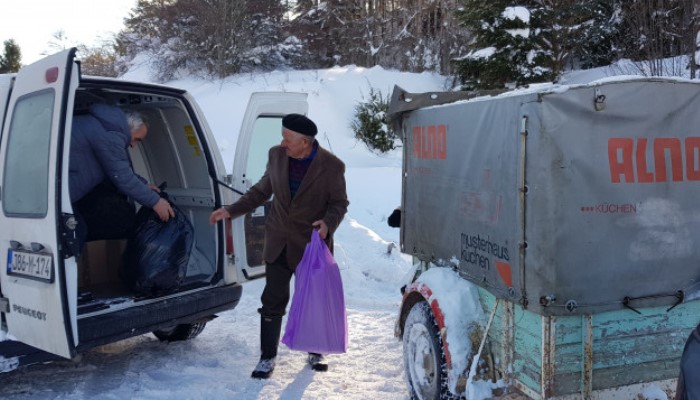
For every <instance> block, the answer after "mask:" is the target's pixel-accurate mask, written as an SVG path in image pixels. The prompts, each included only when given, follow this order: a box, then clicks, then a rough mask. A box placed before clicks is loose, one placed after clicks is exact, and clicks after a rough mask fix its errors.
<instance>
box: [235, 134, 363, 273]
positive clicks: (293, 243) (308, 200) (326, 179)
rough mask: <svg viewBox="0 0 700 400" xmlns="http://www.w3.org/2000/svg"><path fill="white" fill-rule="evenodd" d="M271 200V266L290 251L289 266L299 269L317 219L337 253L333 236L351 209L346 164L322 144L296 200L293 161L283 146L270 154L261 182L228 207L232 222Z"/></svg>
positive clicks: (267, 249) (266, 251)
mask: <svg viewBox="0 0 700 400" xmlns="http://www.w3.org/2000/svg"><path fill="white" fill-rule="evenodd" d="M271 196H272V207H271V208H270V212H269V214H268V216H267V219H266V221H265V243H264V248H263V259H264V260H265V262H266V263H271V262H273V261H274V260H276V259H277V257H279V255H280V254H281V253H282V250H283V249H284V248H285V247H286V248H287V263H288V264H289V266H290V267H291V268H293V269H295V268H296V266H297V264H299V261H301V257H302V256H303V254H304V249H305V248H306V244H307V243H308V242H309V241H310V240H311V232H312V229H313V227H312V226H311V224H312V223H313V222H314V221H317V220H319V219H322V220H323V221H324V222H325V223H326V225H327V226H328V236H326V244H327V245H328V248H329V249H331V251H333V233H334V232H335V230H336V229H337V228H338V225H340V221H341V220H342V219H343V216H344V215H345V213H346V212H347V209H348V204H349V202H348V197H347V193H346V190H345V164H343V162H342V161H340V160H339V159H338V158H337V157H336V156H334V155H333V154H331V153H330V152H328V151H327V150H325V149H323V148H321V146H318V150H317V151H316V155H315V156H314V158H313V160H312V161H311V164H310V165H309V169H308V171H307V172H306V175H305V176H304V179H303V180H302V181H301V185H300V186H299V189H298V190H297V193H296V195H295V196H294V199H292V196H291V192H290V190H289V159H288V157H287V151H286V150H285V148H283V147H282V146H274V147H272V148H271V149H270V151H269V153H268V161H267V169H266V170H265V174H264V175H263V176H262V178H260V180H259V181H258V182H257V183H256V184H255V185H253V187H251V188H250V190H248V192H246V193H245V194H244V195H243V196H242V197H241V198H240V199H239V200H238V201H237V202H235V203H234V204H231V205H229V206H227V207H226V211H228V212H229V214H231V217H232V218H236V217H238V216H241V215H245V214H247V213H249V212H251V211H253V210H255V209H256V208H257V207H259V206H261V205H262V204H263V203H265V201H267V200H268V199H269V198H270V197H271Z"/></svg>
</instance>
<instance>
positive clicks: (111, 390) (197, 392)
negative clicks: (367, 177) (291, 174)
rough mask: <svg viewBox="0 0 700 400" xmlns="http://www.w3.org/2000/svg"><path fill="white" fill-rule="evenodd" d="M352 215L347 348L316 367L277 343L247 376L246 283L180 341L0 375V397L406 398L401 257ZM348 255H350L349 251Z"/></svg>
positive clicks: (251, 331) (346, 269)
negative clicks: (230, 302) (235, 298)
mask: <svg viewBox="0 0 700 400" xmlns="http://www.w3.org/2000/svg"><path fill="white" fill-rule="evenodd" d="M386 250H387V242H385V241H383V240H381V239H380V238H379V237H377V236H376V234H374V232H372V231H370V230H369V229H367V228H365V227H363V226H361V225H359V224H357V222H355V221H354V220H352V219H351V218H346V220H345V221H344V222H343V224H342V225H341V228H340V229H339V230H338V232H337V244H336V260H337V262H338V264H339V266H340V269H341V273H342V277H343V283H344V288H345V297H346V306H347V316H348V337H349V340H348V352H347V354H342V355H330V356H328V358H327V361H328V364H329V370H328V372H314V371H312V370H311V369H310V368H309V367H308V366H307V365H306V356H305V354H304V353H299V352H295V351H291V350H289V349H288V348H286V346H284V345H283V344H280V353H279V356H278V364H277V367H276V368H275V371H274V374H273V376H272V378H271V379H269V380H266V381H259V380H254V379H251V378H250V373H251V371H252V370H253V368H254V367H255V364H256V362H257V359H258V356H259V315H258V313H257V311H256V310H257V308H258V307H259V303H260V300H259V298H260V293H261V292H262V288H263V284H264V282H263V281H262V280H258V281H253V282H250V283H248V284H246V285H245V286H244V292H243V298H242V299H241V303H240V304H239V305H238V307H236V309H234V310H232V311H228V312H225V313H222V314H221V315H220V316H219V318H217V319H215V320H213V321H211V322H210V323H209V324H208V325H207V327H206V328H205V329H204V331H203V332H202V334H200V335H199V336H198V337H196V338H195V339H193V340H190V341H186V342H174V343H163V342H160V341H158V339H156V338H155V337H154V336H153V335H150V334H149V335H143V336H138V337H136V338H132V339H128V340H124V341H121V342H117V343H114V344H110V345H106V346H102V347H99V348H96V349H93V350H92V351H89V352H87V353H85V354H83V355H82V356H81V357H79V359H78V360H74V361H61V362H55V363H50V364H46V365H36V366H30V367H26V368H21V369H19V370H16V371H13V372H10V373H5V374H0V398H2V399H8V400H9V399H241V400H244V399H358V400H359V399H362V400H365V399H407V398H408V394H407V393H408V391H407V388H406V384H405V381H404V375H403V358H402V350H401V342H400V341H399V340H397V339H396V338H395V337H394V323H395V319H396V315H397V312H398V307H399V304H400V300H401V295H400V293H399V288H400V285H401V280H402V279H403V275H405V273H406V271H407V270H408V268H410V265H409V264H410V261H408V260H407V259H406V256H402V255H399V254H398V253H397V252H396V251H395V250H394V252H392V253H391V254H387V252H386ZM349 254H352V255H353V256H352V257H349V256H348V255H349Z"/></svg>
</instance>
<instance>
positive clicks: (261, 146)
mask: <svg viewBox="0 0 700 400" xmlns="http://www.w3.org/2000/svg"><path fill="white" fill-rule="evenodd" d="M280 142H282V117H259V118H258V119H257V120H255V126H253V135H252V137H251V139H250V152H249V153H248V165H247V166H246V178H247V179H248V181H249V182H250V183H251V184H253V185H254V184H255V183H257V182H258V181H259V180H260V178H262V176H263V174H264V173H265V167H267V153H268V150H270V147H272V146H275V145H278V144H280Z"/></svg>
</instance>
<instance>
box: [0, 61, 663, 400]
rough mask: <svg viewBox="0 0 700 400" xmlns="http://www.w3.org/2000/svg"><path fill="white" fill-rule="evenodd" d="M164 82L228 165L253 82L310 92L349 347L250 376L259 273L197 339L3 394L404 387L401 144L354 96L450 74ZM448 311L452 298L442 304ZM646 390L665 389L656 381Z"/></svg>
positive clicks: (326, 392)
mask: <svg viewBox="0 0 700 400" xmlns="http://www.w3.org/2000/svg"><path fill="white" fill-rule="evenodd" d="M137 61H138V60H137ZM610 74H614V71H613V70H608V69H601V70H598V71H588V72H586V73H585V74H578V75H573V74H572V75H571V76H570V78H569V81H568V82H567V81H566V79H565V80H564V81H563V82H564V83H581V82H586V81H590V80H593V79H597V78H601V77H605V76H607V75H610ZM123 78H124V79H128V80H135V81H149V80H150V78H149V71H148V68H147V63H146V62H145V61H144V62H143V64H142V65H140V66H139V65H136V66H135V67H134V68H132V70H131V71H130V72H129V73H127V74H126V75H125V76H124V77H123ZM168 84H169V85H173V86H177V87H181V88H184V89H187V90H188V91H190V92H191V93H192V94H193V95H194V97H195V98H196V99H197V101H198V103H199V105H200V106H201V108H202V109H203V111H204V113H205V115H206V117H207V120H208V123H209V125H210V127H211V129H212V131H213V133H214V136H215V137H216V140H217V144H218V146H219V149H220V151H221V154H222V156H223V159H224V162H225V163H226V166H227V169H228V171H229V172H231V168H232V165H233V155H234V152H235V146H236V139H237V132H238V129H239V127H240V125H241V122H242V117H243V113H244V111H245V107H246V104H247V101H248V98H249V97H250V94H251V93H253V92H263V91H287V92H306V93H308V94H309V96H308V101H309V116H310V118H311V119H313V120H314V121H315V122H316V123H317V125H318V127H319V134H318V136H317V139H318V140H319V141H320V143H321V145H322V146H324V147H325V148H327V149H330V150H331V151H332V152H334V153H335V154H336V155H337V156H338V157H340V159H342V160H343V161H344V162H345V163H346V166H347V170H346V180H347V187H348V196H349V199H350V206H349V209H348V214H347V215H346V217H345V219H344V221H343V223H342V224H341V226H340V227H339V229H338V231H337V233H336V240H335V243H336V244H335V246H336V247H335V255H336V261H337V262H338V264H339V267H340V269H341V274H342V278H343V282H344V288H345V297H346V306H347V312H348V326H349V347H348V353H347V354H343V355H331V356H329V357H328V363H329V371H328V372H326V373H315V372H313V371H311V370H310V369H309V368H308V367H307V366H306V364H305V354H302V353H299V352H294V351H290V350H289V349H287V348H286V347H285V346H284V345H280V352H279V356H278V365H277V368H276V369H275V372H274V374H273V376H272V378H271V379H269V380H266V381H259V380H253V379H251V378H250V372H251V371H252V369H253V368H254V366H255V364H256V362H257V360H258V357H259V315H258V314H257V312H256V309H257V308H258V307H259V303H260V300H259V298H260V294H261V292H262V288H263V285H264V282H263V281H262V280H258V281H254V282H251V283H248V284H246V285H245V286H244V290H243V297H242V299H241V302H240V304H239V305H238V307H237V308H236V309H235V310H231V311H228V312H225V313H222V314H220V317H219V318H217V319H215V320H214V321H212V322H210V323H209V324H208V325H207V327H206V328H205V330H204V331H203V333H202V334H201V335H200V336H198V337H197V338H196V339H194V340H191V341H188V342H177V343H170V344H168V343H161V342H159V341H158V340H157V339H156V338H155V337H154V336H152V335H143V336H139V337H136V338H132V339H128V340H124V341H121V342H118V343H114V344H110V345H106V346H102V347H99V348H96V349H93V350H92V351H89V352H87V353H86V354H83V355H82V357H80V358H79V359H78V360H74V361H64V362H58V363H52V364H48V365H40V366H31V367H28V368H24V369H21V370H19V371H13V372H10V373H5V374H0V398H3V399H153V400H160V399H241V400H247V399H358V400H360V399H362V400H365V399H408V390H407V386H406V383H405V378H404V368H403V356H402V346H401V342H400V341H399V340H398V339H397V338H395V337H394V325H395V320H396V316H397V313H398V308H399V305H400V301H401V295H400V292H399V289H400V287H401V286H402V285H404V284H405V283H407V280H408V278H409V276H410V272H411V268H412V266H411V258H410V257H409V256H406V255H402V254H400V253H399V252H398V251H397V250H396V249H394V250H393V251H392V252H391V253H388V252H387V249H388V248H389V246H390V244H391V243H392V242H393V243H395V244H396V245H398V242H399V230H397V229H393V228H390V227H388V225H387V223H386V219H387V217H388V215H389V214H390V213H391V212H392V210H393V209H394V208H395V207H396V206H397V205H399V202H400V197H401V150H400V149H399V150H395V151H392V152H390V153H388V154H383V155H378V154H374V153H372V152H370V151H369V150H368V149H367V148H366V147H365V146H364V144H362V143H360V142H358V141H357V140H356V139H355V138H354V136H353V133H352V130H351V129H350V127H349V126H350V121H351V118H352V113H353V108H354V107H355V105H356V104H357V102H358V101H361V100H362V99H363V98H364V97H365V96H367V95H368V94H369V89H370V87H372V88H374V89H375V90H379V91H381V92H382V93H383V94H384V95H388V94H390V93H391V90H392V88H393V86H394V85H395V84H396V85H399V86H401V87H403V88H404V89H406V90H408V91H410V92H423V91H442V90H445V89H447V88H448V80H447V79H446V78H445V77H442V76H439V75H436V74H432V73H423V74H415V73H401V72H396V71H387V70H384V69H382V68H380V67H375V68H371V69H365V68H359V67H355V66H348V67H336V68H332V69H326V70H311V71H288V72H281V71H275V72H272V73H266V74H248V75H237V76H233V77H230V78H227V79H225V80H201V79H194V78H187V79H181V80H176V81H173V82H169V83H168ZM446 278H447V279H449V278H450V277H449V276H448V277H446ZM433 279H434V280H435V282H433V283H432V284H434V285H439V284H440V277H433ZM447 279H446V280H447ZM453 280H454V279H453ZM444 284H445V285H447V284H454V282H452V283H449V282H444ZM448 303H449V302H444V301H441V304H448ZM451 312H452V310H445V314H446V316H449V314H450V313H451ZM477 397H483V394H482V395H479V396H477ZM647 397H648V398H649V399H659V400H661V399H666V396H665V395H664V394H663V392H661V391H660V390H659V391H655V392H654V393H648V395H647Z"/></svg>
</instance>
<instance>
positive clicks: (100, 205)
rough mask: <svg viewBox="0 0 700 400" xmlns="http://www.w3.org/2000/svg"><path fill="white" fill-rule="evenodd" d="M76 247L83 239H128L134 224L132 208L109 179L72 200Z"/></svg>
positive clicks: (85, 240)
mask: <svg viewBox="0 0 700 400" xmlns="http://www.w3.org/2000/svg"><path fill="white" fill-rule="evenodd" d="M73 212H74V213H75V216H76V218H77V220H78V227H77V230H78V240H79V242H80V248H82V247H83V245H84V244H85V242H89V241H93V240H110V239H126V238H128V237H129V236H130V235H131V233H132V231H133V230H134V226H135V223H136V208H135V207H134V204H133V203H132V202H130V201H129V199H128V198H127V196H125V195H124V194H122V193H121V192H119V190H117V188H116V187H115V186H114V185H113V184H112V183H111V182H109V181H105V182H103V183H101V184H99V185H97V186H96V187H95V188H94V189H92V190H91V191H90V192H88V194H86V195H85V196H83V198H82V199H80V200H78V201H76V202H75V203H73Z"/></svg>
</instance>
